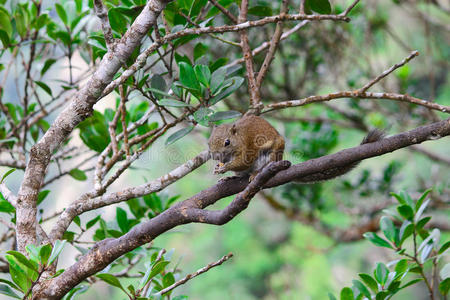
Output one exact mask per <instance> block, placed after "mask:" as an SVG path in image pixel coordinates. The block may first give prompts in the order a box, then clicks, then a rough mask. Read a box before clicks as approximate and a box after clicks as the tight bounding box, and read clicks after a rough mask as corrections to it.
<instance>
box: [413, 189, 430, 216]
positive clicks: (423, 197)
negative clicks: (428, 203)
mask: <svg viewBox="0 0 450 300" xmlns="http://www.w3.org/2000/svg"><path fill="white" fill-rule="evenodd" d="M432 190H433V189H432V188H429V189H428V190H426V191H425V192H423V194H422V196H420V198H419V199H418V200H417V202H416V206H415V209H414V210H415V211H416V212H417V211H418V210H419V208H420V206H422V203H423V201H424V200H425V198H426V197H427V196H428V194H429V193H430V192H431V191H432Z"/></svg>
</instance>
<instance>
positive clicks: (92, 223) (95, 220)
mask: <svg viewBox="0 0 450 300" xmlns="http://www.w3.org/2000/svg"><path fill="white" fill-rule="evenodd" d="M99 220H100V215H98V216H96V217H95V218H93V219H92V220H90V221H88V222H87V223H86V229H89V228H91V227H92V226H94V225H95V223H97V222H98V221H99Z"/></svg>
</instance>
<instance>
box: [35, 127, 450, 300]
mask: <svg viewBox="0 0 450 300" xmlns="http://www.w3.org/2000/svg"><path fill="white" fill-rule="evenodd" d="M448 135H450V119H447V120H443V121H440V122H436V123H432V124H429V125H425V126H422V127H418V128H415V129H413V130H410V131H407V132H404V133H400V134H397V135H394V136H392V137H388V138H384V139H382V140H379V141H377V142H374V143H368V144H364V145H360V146H357V147H354V148H350V149H345V150H342V151H340V152H337V153H335V154H331V155H327V156H323V157H320V158H316V159H311V160H308V161H306V162H303V163H300V164H297V165H293V166H291V167H290V168H288V169H286V170H283V171H280V172H279V173H278V174H277V175H275V176H274V177H272V178H271V179H270V180H269V181H268V182H267V183H266V184H265V186H264V188H271V187H274V186H278V185H282V184H285V183H287V182H290V181H292V180H295V179H298V178H302V177H305V176H308V175H311V174H316V173H320V172H322V171H324V170H328V169H330V168H339V167H344V166H348V165H349V164H352V163H355V162H358V161H361V160H363V159H367V158H370V157H375V156H380V155H382V154H385V153H389V152H393V151H395V150H398V149H401V148H404V147H408V146H410V145H414V144H420V143H422V142H424V141H427V140H435V139H439V138H442V137H444V136H448ZM247 185H248V177H238V178H231V179H228V180H224V181H221V182H219V183H217V184H216V185H214V186H212V187H210V188H208V189H206V190H203V191H201V192H199V193H198V194H197V195H195V196H193V197H191V198H189V199H187V200H185V201H183V202H180V203H177V204H175V205H174V206H172V207H171V208H169V209H167V210H166V211H164V212H163V213H161V214H160V215H158V216H156V217H154V218H152V219H151V220H149V221H148V222H145V223H141V224H139V225H137V226H135V227H134V228H132V229H131V230H130V231H129V232H128V233H126V234H125V235H123V236H121V237H119V238H117V239H106V240H103V241H101V242H99V243H97V244H95V246H94V247H93V248H92V249H91V250H90V251H89V252H88V253H87V254H85V255H84V256H83V257H81V258H80V259H79V260H78V261H77V262H76V263H75V264H73V265H72V266H70V267H68V268H67V269H66V270H65V271H64V273H62V274H61V275H59V276H58V277H56V278H53V279H49V280H48V281H46V282H45V286H41V287H40V289H39V290H37V291H36V294H35V295H36V296H39V297H42V298H49V299H56V298H58V297H62V296H63V295H64V294H65V293H67V292H68V291H69V290H70V289H72V288H73V287H74V286H76V285H77V284H78V283H80V282H81V281H82V280H84V279H85V278H87V277H89V276H91V275H93V274H95V273H96V272H98V271H100V270H102V269H103V268H105V267H106V266H107V265H109V264H110V263H111V262H113V261H114V260H115V259H116V258H118V257H120V256H121V255H123V254H125V253H127V252H129V251H132V250H133V249H135V248H137V247H139V246H141V245H143V244H145V243H148V242H150V241H152V240H153V239H155V238H156V237H157V236H159V235H160V234H162V233H164V232H166V231H168V230H170V229H172V228H174V227H176V226H179V225H182V224H186V223H190V222H192V219H191V218H190V217H189V214H188V211H189V210H191V209H194V208H196V209H203V208H205V207H207V206H209V205H212V204H214V203H215V202H217V201H218V200H220V199H222V198H224V197H228V196H231V195H234V194H237V193H239V192H241V191H243V190H244V189H245V188H246V186H247ZM130 198H131V197H130ZM124 200H125V199H124Z"/></svg>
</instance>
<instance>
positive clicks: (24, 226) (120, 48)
mask: <svg viewBox="0 0 450 300" xmlns="http://www.w3.org/2000/svg"><path fill="white" fill-rule="evenodd" d="M168 2H169V1H168V0H151V1H148V2H147V4H146V5H145V7H144V8H143V10H142V12H141V13H140V14H139V15H138V16H137V18H136V19H135V20H134V22H133V24H132V25H131V27H130V28H129V29H128V30H127V32H126V33H125V34H124V36H123V37H122V39H121V40H120V41H119V42H118V43H117V45H116V47H114V50H113V51H110V52H108V53H107V54H105V55H104V56H103V59H102V61H101V62H100V64H99V65H98V68H97V70H96V71H95V72H94V74H93V75H92V76H91V78H90V79H89V80H88V81H87V82H86V83H85V85H84V86H83V88H82V89H81V90H80V91H79V92H78V93H76V94H75V96H74V98H73V100H72V101H71V103H70V105H69V106H67V107H66V108H65V109H64V110H63V111H62V112H61V113H60V114H59V115H58V117H57V118H56V120H55V121H54V122H53V124H52V125H51V126H50V128H49V129H48V130H47V131H46V133H45V134H44V136H43V137H42V138H41V139H40V140H39V141H38V143H36V144H35V145H34V146H33V147H32V148H31V151H30V159H29V162H28V165H27V168H26V169H25V175H24V178H23V181H22V185H21V186H20V190H19V193H18V199H17V223H16V228H17V244H18V249H19V251H21V252H25V246H26V245H29V244H37V239H36V200H37V196H38V194H39V189H40V187H41V185H42V182H43V180H44V177H45V174H46V172H47V166H48V164H49V163H50V159H51V156H52V153H54V151H55V150H57V149H58V148H59V146H60V145H61V143H62V142H63V141H64V140H65V139H66V138H67V137H68V136H69V134H70V133H71V132H72V131H73V130H74V128H75V126H77V125H78V124H79V123H80V122H81V121H83V120H84V119H86V118H87V117H89V116H90V115H91V113H92V110H93V106H94V104H95V103H97V101H98V100H99V97H100V95H101V94H102V91H103V90H104V88H105V87H106V86H107V85H108V84H109V83H110V82H111V81H112V80H113V77H114V75H115V74H116V72H117V71H118V70H119V69H120V67H121V66H122V64H123V63H124V62H125V61H126V59H127V58H128V57H130V55H131V54H132V53H133V51H134V49H135V48H136V47H137V46H138V45H140V43H141V40H142V39H143V38H144V37H145V36H146V34H147V32H148V30H149V29H150V28H151V27H152V26H153V24H154V23H155V22H156V20H157V18H158V16H159V14H160V13H161V11H162V10H163V9H164V7H165V6H166V4H167V3H168Z"/></svg>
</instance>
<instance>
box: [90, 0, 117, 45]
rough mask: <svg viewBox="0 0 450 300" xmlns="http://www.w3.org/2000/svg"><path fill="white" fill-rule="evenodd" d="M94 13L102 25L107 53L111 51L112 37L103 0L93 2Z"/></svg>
mask: <svg viewBox="0 0 450 300" xmlns="http://www.w3.org/2000/svg"><path fill="white" fill-rule="evenodd" d="M94 7H95V13H96V14H97V17H98V18H99V19H100V22H101V24H102V31H103V35H104V36H105V42H106V47H107V49H108V52H111V51H113V47H114V36H113V34H112V29H111V25H110V24H109V19H108V11H107V10H106V8H105V6H104V5H103V0H94Z"/></svg>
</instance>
